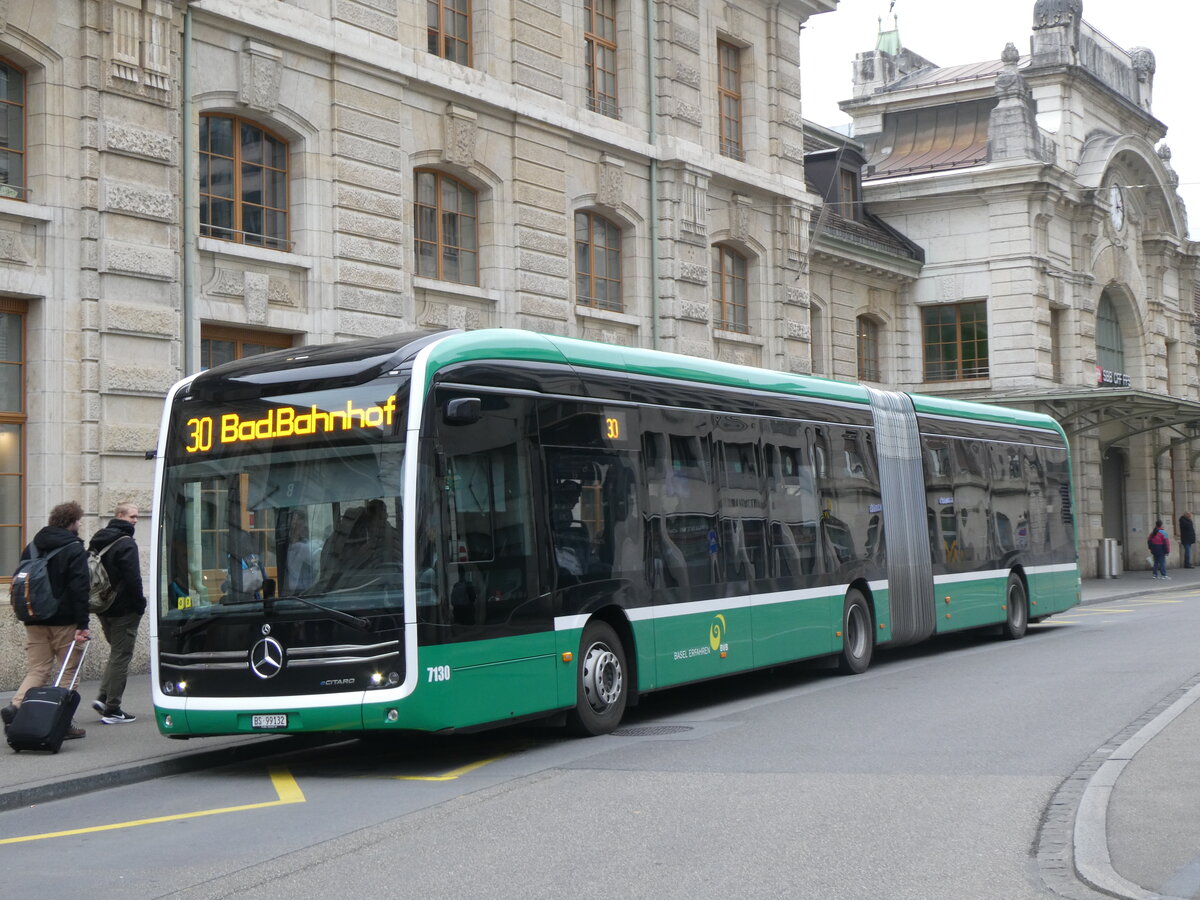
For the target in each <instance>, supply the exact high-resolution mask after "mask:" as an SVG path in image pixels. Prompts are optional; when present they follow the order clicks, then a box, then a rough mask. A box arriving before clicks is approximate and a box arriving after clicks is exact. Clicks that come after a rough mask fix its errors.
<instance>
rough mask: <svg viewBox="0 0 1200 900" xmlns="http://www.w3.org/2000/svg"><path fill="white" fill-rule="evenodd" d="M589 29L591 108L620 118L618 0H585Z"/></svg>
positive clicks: (588, 52) (587, 49) (589, 89)
mask: <svg viewBox="0 0 1200 900" xmlns="http://www.w3.org/2000/svg"><path fill="white" fill-rule="evenodd" d="M583 9H584V13H585V14H586V15H587V33H586V34H585V35H584V42H585V45H586V46H585V50H586V53H587V60H586V66H587V83H588V109H590V110H592V112H598V113H601V114H602V115H606V116H611V117H612V118H614V119H618V118H620V115H621V113H620V108H619V107H618V106H617V3H616V0H584V2H583Z"/></svg>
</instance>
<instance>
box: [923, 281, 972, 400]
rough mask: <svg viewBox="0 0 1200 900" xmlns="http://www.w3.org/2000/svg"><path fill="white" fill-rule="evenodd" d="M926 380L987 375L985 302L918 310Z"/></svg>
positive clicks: (946, 379)
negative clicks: (922, 332)
mask: <svg viewBox="0 0 1200 900" xmlns="http://www.w3.org/2000/svg"><path fill="white" fill-rule="evenodd" d="M921 318H922V327H923V331H924V335H923V341H922V342H923V344H924V347H925V380H926V381H963V380H966V379H970V378H987V376H988V326H987V303H986V302H985V301H983V300H978V301H973V302H971V303H956V304H953V305H949V304H947V305H944V306H926V307H925V308H924V309H922V310H921Z"/></svg>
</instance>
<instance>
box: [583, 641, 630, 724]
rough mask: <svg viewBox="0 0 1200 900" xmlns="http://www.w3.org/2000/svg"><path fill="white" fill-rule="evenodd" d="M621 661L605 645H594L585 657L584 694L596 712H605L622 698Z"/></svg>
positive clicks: (622, 678) (589, 648)
mask: <svg viewBox="0 0 1200 900" xmlns="http://www.w3.org/2000/svg"><path fill="white" fill-rule="evenodd" d="M623 683H624V676H623V675H622V673H621V661H620V660H619V659H617V654H615V653H613V652H612V650H610V649H609V648H608V646H607V645H605V644H592V646H590V647H588V650H587V653H585V654H584V657H583V693H584V696H585V697H587V701H588V704H589V705H590V706H591V707H592V709H594V710H596V712H604V711H605V710H606V709H608V708H609V707H611V706H612V705H613V704H614V703H616V702H617V698H618V697H620V696H621V686H622V684H623Z"/></svg>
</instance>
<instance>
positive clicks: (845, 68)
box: [800, 0, 1200, 240]
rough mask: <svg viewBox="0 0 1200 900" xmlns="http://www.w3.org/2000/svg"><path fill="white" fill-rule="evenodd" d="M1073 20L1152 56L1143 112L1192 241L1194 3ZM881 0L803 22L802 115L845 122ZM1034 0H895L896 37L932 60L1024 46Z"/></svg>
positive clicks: (1196, 159)
mask: <svg viewBox="0 0 1200 900" xmlns="http://www.w3.org/2000/svg"><path fill="white" fill-rule="evenodd" d="M1082 2H1083V18H1084V20H1085V21H1086V22H1088V23H1090V24H1091V25H1092V26H1093V27H1094V28H1096V29H1098V30H1099V31H1101V32H1103V34H1104V35H1105V36H1106V37H1107V38H1109V40H1111V41H1113V42H1114V43H1115V44H1117V45H1118V46H1119V47H1122V48H1124V49H1125V50H1129V49H1131V48H1133V47H1146V48H1148V49H1149V50H1151V51H1153V53H1154V58H1155V62H1156V66H1157V68H1156V72H1155V75H1154V97H1153V108H1152V109H1151V112H1152V113H1153V115H1154V116H1155V117H1156V118H1157V119H1159V121H1161V122H1162V123H1163V124H1164V125H1166V126H1167V129H1168V130H1167V137H1166V142H1167V144H1168V145H1170V147H1171V154H1172V155H1171V165H1172V166H1174V167H1175V171H1176V172H1178V173H1179V181H1180V185H1179V193H1180V194H1181V195H1182V196H1183V199H1184V202H1185V203H1186V204H1187V207H1188V224H1189V228H1190V231H1191V236H1192V239H1193V240H1197V239H1200V116H1198V115H1197V107H1200V104H1198V103H1197V102H1196V94H1197V91H1198V90H1200V85H1198V83H1197V82H1198V78H1197V72H1198V70H1197V67H1195V66H1193V65H1191V63H1193V62H1194V61H1196V59H1197V58H1198V57H1200V3H1197V2H1196V0H1082ZM889 4H890V0H839V2H838V8H837V9H836V10H835V11H834V12H831V13H822V14H821V15H818V16H813V17H812V18H811V19H809V20H808V23H807V24H806V25H805V27H804V31H803V32H802V33H801V38H800V68H801V78H802V86H801V90H802V92H803V96H804V101H803V102H804V116H805V118H807V119H811V120H812V121H814V122H817V123H819V124H821V125H826V126H832V127H836V126H839V125H843V124H845V123H847V122H849V121H850V120H849V117H848V116H846V115H845V114H844V113H843V112H842V111H841V110H840V109H838V105H837V104H838V101H839V100H848V99H850V97H851V96H852V95H853V92H854V89H853V75H852V72H853V68H852V66H853V63H854V56H855V54H856V53H862V52H864V51H866V50H873V49H875V39H876V37H877V36H878V33H879V18H880V16H883V17H885V20H886V21H885V25H886V24H887V22H890V19H886V17H887V13H888V7H889ZM1033 7H1034V0H991V2H982V0H895V13H896V15H897V16H898V17H899V27H900V40H901V42H902V43H903V45H904V46H905V47H907V48H908V49H910V50H912V51H913V52H914V53H918V54H920V55H921V56H923V57H925V58H926V59H927V60H929V61H930V62H932V63H935V64H937V65H939V66H953V65H958V64H960V63H973V62H983V61H984V60H989V59H999V58H1000V54H1001V52H1002V51H1003V50H1004V45H1005V44H1007V43H1009V42H1010V41H1011V42H1012V43H1013V44H1015V45H1016V47H1017V50H1019V51H1020V52H1021V54H1022V55H1027V54H1028V53H1029V38H1030V35H1031V34H1032V33H1033Z"/></svg>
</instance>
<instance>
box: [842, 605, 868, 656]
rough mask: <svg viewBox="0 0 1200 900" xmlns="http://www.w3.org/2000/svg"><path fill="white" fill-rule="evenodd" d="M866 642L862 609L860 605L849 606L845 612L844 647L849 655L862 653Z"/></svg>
mask: <svg viewBox="0 0 1200 900" xmlns="http://www.w3.org/2000/svg"><path fill="white" fill-rule="evenodd" d="M865 642H866V628H865V626H864V624H863V611H862V607H860V606H851V607H850V609H849V610H848V611H847V612H846V648H847V650H848V651H849V653H850V655H851V656H854V657H859V656H862V655H863V651H864V649H865V647H864V644H865Z"/></svg>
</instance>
